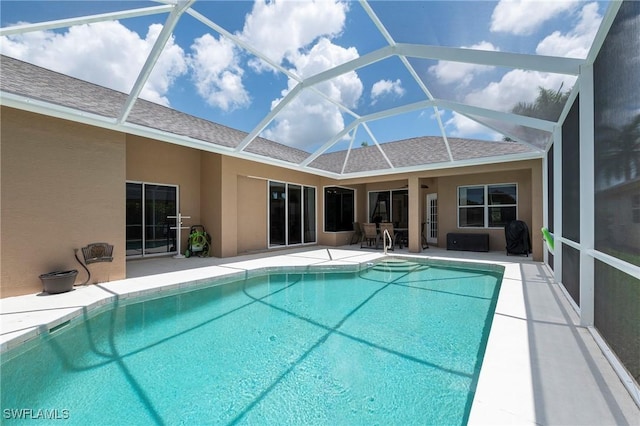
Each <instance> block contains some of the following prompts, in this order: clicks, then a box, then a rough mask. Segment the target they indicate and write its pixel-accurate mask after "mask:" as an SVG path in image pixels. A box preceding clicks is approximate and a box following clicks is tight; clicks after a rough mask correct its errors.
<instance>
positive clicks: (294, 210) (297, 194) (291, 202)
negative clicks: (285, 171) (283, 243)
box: [287, 185, 302, 244]
mask: <svg viewBox="0 0 640 426" xmlns="http://www.w3.org/2000/svg"><path fill="white" fill-rule="evenodd" d="M287 202H288V210H287V211H288V215H289V220H288V222H289V241H288V243H289V244H300V243H302V187H300V186H299V185H289V193H288V195H287Z"/></svg>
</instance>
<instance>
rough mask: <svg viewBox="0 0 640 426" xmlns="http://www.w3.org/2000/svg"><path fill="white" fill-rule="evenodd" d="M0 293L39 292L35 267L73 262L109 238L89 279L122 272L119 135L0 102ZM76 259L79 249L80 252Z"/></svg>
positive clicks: (74, 266) (56, 268)
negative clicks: (110, 250) (109, 249)
mask: <svg viewBox="0 0 640 426" xmlns="http://www.w3.org/2000/svg"><path fill="white" fill-rule="evenodd" d="M0 113H1V117H0V119H1V126H2V128H1V132H2V138H1V140H0V153H1V159H0V162H1V181H0V182H1V188H2V191H1V211H2V214H1V219H0V220H1V224H0V227H1V231H2V232H1V238H0V247H2V252H1V254H0V259H1V262H0V265H1V267H0V269H1V272H0V276H1V278H2V279H1V282H2V284H1V287H0V291H1V295H2V297H8V296H13V295H19V294H27V293H38V292H40V291H42V284H41V282H40V279H39V278H38V276H39V275H40V274H43V273H46V272H52V271H59V270H69V269H77V270H78V272H79V273H78V277H77V280H76V282H77V283H81V282H83V281H84V280H85V279H86V277H87V275H86V272H85V271H84V269H82V267H81V266H80V265H79V264H78V262H77V261H76V260H75V258H74V249H76V248H78V249H79V248H81V247H83V246H86V245H87V244H89V243H92V242H108V243H111V244H113V245H114V260H113V262H112V263H94V264H91V265H89V269H90V270H91V273H92V282H96V281H97V282H104V281H108V280H114V279H121V278H124V277H125V256H124V233H125V227H124V224H125V198H124V193H125V192H124V188H125V161H124V159H125V135H124V134H122V133H118V132H113V131H108V130H103V129H98V128H95V127H91V126H87V125H83V124H78V123H73V122H69V121H65V120H60V119H56V118H51V117H44V116H41V115H36V114H33V113H29V112H24V111H19V110H15V109H12V108H7V107H2V108H1V110H0ZM79 257H80V258H81V259H82V253H81V252H80V253H79Z"/></svg>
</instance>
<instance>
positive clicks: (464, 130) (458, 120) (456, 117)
mask: <svg viewBox="0 0 640 426" xmlns="http://www.w3.org/2000/svg"><path fill="white" fill-rule="evenodd" d="M444 126H445V128H447V129H450V130H449V132H448V134H449V135H451V136H454V137H458V138H468V137H477V135H484V136H486V137H487V138H489V139H491V140H495V141H497V140H501V139H502V135H500V134H499V133H497V132H494V131H493V130H491V129H489V128H488V127H485V126H483V125H482V124H480V123H478V122H477V121H473V120H471V119H469V118H467V117H465V116H464V115H461V114H458V113H457V112H453V116H452V117H451V118H450V119H448V120H447V121H446V122H445V123H444Z"/></svg>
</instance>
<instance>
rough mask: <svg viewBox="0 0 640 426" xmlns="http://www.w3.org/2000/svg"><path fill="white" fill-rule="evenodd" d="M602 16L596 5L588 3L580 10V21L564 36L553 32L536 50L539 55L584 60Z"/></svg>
mask: <svg viewBox="0 0 640 426" xmlns="http://www.w3.org/2000/svg"><path fill="white" fill-rule="evenodd" d="M601 21H602V16H601V15H600V14H599V13H598V3H588V4H586V5H585V6H584V7H583V8H582V9H581V10H580V21H579V22H578V24H577V25H576V27H575V28H572V29H571V30H570V31H568V32H567V33H566V34H563V33H561V32H560V31H555V32H553V34H551V35H549V36H547V37H546V38H545V39H544V40H542V41H541V42H540V43H539V44H538V47H537V48H536V53H538V54H539V55H549V56H561V57H568V58H586V57H587V54H588V53H589V49H590V47H591V44H592V43H593V39H594V38H595V36H596V33H597V32H598V27H599V26H600V22H601Z"/></svg>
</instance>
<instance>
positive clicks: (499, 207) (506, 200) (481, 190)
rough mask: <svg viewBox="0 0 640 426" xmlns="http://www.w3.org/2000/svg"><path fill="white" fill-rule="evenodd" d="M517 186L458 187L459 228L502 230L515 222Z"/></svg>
mask: <svg viewBox="0 0 640 426" xmlns="http://www.w3.org/2000/svg"><path fill="white" fill-rule="evenodd" d="M517 200H518V190H517V186H516V184H513V183H511V184H499V185H478V186H461V187H458V227H460V228H502V227H504V226H505V225H506V224H507V223H509V222H511V221H512V220H515V219H516V217H517V207H518V203H517Z"/></svg>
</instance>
